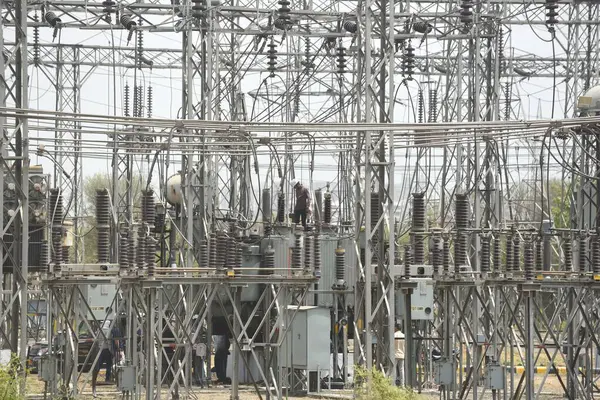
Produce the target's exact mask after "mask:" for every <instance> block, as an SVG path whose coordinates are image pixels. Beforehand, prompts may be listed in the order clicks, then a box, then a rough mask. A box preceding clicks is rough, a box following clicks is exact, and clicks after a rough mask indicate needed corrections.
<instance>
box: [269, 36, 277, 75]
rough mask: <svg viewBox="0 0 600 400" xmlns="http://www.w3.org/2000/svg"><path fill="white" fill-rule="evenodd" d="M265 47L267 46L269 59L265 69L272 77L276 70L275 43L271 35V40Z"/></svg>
mask: <svg viewBox="0 0 600 400" xmlns="http://www.w3.org/2000/svg"><path fill="white" fill-rule="evenodd" d="M267 47H269V50H267V59H268V60H269V61H268V62H267V65H268V67H267V71H268V72H269V73H270V75H269V76H270V77H271V78H272V77H274V76H275V71H276V70H277V45H276V44H275V42H274V41H273V37H271V41H270V42H269V44H268V45H267Z"/></svg>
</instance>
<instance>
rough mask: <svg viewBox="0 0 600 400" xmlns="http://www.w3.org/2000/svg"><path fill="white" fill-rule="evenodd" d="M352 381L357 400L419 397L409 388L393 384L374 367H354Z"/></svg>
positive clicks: (407, 399)
mask: <svg viewBox="0 0 600 400" xmlns="http://www.w3.org/2000/svg"><path fill="white" fill-rule="evenodd" d="M369 378H370V379H369ZM369 380H370V384H369ZM354 382H355V390H356V398H357V399H359V400H418V399H419V398H420V397H419V395H418V394H416V393H414V392H412V391H411V390H409V389H406V388H401V387H398V386H395V385H394V384H393V383H392V381H391V379H390V378H389V377H387V376H385V374H384V373H383V372H381V371H379V370H377V369H375V368H373V369H371V371H367V370H366V369H365V368H363V367H356V369H355V370H354Z"/></svg>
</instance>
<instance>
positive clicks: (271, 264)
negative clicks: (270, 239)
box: [264, 245, 275, 275]
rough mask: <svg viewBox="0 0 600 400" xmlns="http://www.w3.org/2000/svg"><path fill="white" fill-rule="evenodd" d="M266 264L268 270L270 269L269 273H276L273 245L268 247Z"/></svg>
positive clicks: (265, 258)
mask: <svg viewBox="0 0 600 400" xmlns="http://www.w3.org/2000/svg"><path fill="white" fill-rule="evenodd" d="M264 265H265V268H266V269H267V271H269V275H274V274H275V271H274V269H275V250H274V249H273V247H271V245H269V247H267V249H266V250H265V254H264Z"/></svg>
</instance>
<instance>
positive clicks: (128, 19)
mask: <svg viewBox="0 0 600 400" xmlns="http://www.w3.org/2000/svg"><path fill="white" fill-rule="evenodd" d="M119 22H120V23H121V25H123V28H125V29H127V30H128V31H132V30H134V29H135V27H136V26H137V24H136V22H135V21H134V20H133V15H130V14H121V18H119Z"/></svg>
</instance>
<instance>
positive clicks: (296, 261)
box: [292, 229, 302, 269]
mask: <svg viewBox="0 0 600 400" xmlns="http://www.w3.org/2000/svg"><path fill="white" fill-rule="evenodd" d="M292 268H294V269H298V268H302V232H301V231H300V230H299V229H297V230H296V231H295V232H294V248H293V249H292Z"/></svg>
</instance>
